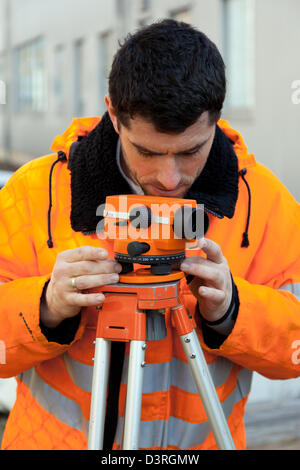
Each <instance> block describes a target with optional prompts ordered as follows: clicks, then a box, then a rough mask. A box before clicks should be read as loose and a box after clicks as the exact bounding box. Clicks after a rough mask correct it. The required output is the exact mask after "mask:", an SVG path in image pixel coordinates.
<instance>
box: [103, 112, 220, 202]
mask: <svg viewBox="0 0 300 470" xmlns="http://www.w3.org/2000/svg"><path fill="white" fill-rule="evenodd" d="M108 109H109V108H108ZM110 115H111V113H110ZM112 117H113V116H112V115H111V118H112ZM112 122H113V124H114V127H115V130H116V131H117V132H118V133H119V136H120V142H121V150H122V152H121V165H122V168H123V170H124V172H125V174H126V175H127V176H128V177H129V178H130V179H132V180H133V181H134V182H135V183H137V184H139V185H140V186H141V187H142V189H143V190H144V193H145V194H146V195H148V196H167V197H176V198H182V197H184V195H185V194H186V192H187V191H188V189H189V188H190V187H191V185H192V184H193V182H194V181H195V180H196V178H197V177H198V176H199V175H200V173H201V171H202V170H203V168H204V166H205V163H206V161H207V158H208V155H209V152H210V149H211V146H212V143H213V139H214V135H215V124H213V125H211V124H210V122H209V116H208V112H204V113H203V114H202V115H201V116H200V118H199V119H198V121H197V122H196V123H195V124H193V125H192V126H190V127H188V128H187V129H186V130H185V131H184V132H182V133H180V134H164V133H160V132H158V131H157V130H156V129H155V128H154V126H153V124H152V123H150V122H148V121H146V120H144V119H143V118H142V117H139V116H136V117H135V118H134V119H131V120H130V126H129V127H128V128H127V127H125V126H123V125H119V127H118V123H117V121H116V120H115V118H113V119H112Z"/></svg>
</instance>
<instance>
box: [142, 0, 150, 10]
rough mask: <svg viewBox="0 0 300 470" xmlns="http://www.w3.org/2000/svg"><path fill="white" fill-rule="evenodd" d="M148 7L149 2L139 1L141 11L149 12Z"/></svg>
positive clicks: (147, 0) (145, 0) (148, 0)
mask: <svg viewBox="0 0 300 470" xmlns="http://www.w3.org/2000/svg"><path fill="white" fill-rule="evenodd" d="M150 6H151V5H150V0H140V7H141V11H143V12H144V11H149V10H150Z"/></svg>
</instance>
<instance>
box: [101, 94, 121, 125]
mask: <svg viewBox="0 0 300 470" xmlns="http://www.w3.org/2000/svg"><path fill="white" fill-rule="evenodd" d="M104 101H105V104H106V107H107V111H108V114H109V116H110V119H111V122H112V124H113V126H114V129H115V131H116V133H117V134H119V128H118V119H117V116H116V113H115V110H114V107H113V105H112V102H111V99H110V97H109V96H108V95H106V96H105V98H104Z"/></svg>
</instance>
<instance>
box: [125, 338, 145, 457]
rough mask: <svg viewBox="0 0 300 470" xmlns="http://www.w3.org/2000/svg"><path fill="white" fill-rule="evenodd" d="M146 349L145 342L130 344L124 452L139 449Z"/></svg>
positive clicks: (133, 341) (132, 342) (134, 341)
mask: <svg viewBox="0 0 300 470" xmlns="http://www.w3.org/2000/svg"><path fill="white" fill-rule="evenodd" d="M145 348H146V344H145V341H136V340H132V341H131V342H130V354H129V366H128V380H127V394H126V407H125V424H124V436H123V446H122V449H123V450H138V448H139V427H140V418H141V406H142V388H143V376H144V366H145V362H144V359H145Z"/></svg>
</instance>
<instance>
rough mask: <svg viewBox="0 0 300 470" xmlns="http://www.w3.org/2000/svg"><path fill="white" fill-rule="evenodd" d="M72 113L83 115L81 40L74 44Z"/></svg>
mask: <svg viewBox="0 0 300 470" xmlns="http://www.w3.org/2000/svg"><path fill="white" fill-rule="evenodd" d="M74 111H75V114H76V115H77V116H80V115H82V114H83V113H84V99H83V41H82V40H78V41H76V42H75V44H74Z"/></svg>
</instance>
